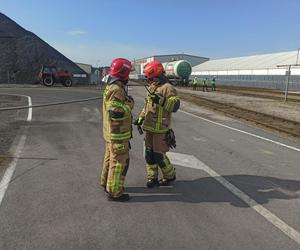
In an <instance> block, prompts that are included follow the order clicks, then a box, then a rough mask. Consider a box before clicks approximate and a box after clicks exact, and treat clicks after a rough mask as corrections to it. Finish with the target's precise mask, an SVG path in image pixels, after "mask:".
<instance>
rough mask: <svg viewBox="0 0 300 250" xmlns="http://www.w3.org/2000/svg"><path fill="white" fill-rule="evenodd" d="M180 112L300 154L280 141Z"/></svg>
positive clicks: (296, 149) (297, 149) (299, 150)
mask: <svg viewBox="0 0 300 250" xmlns="http://www.w3.org/2000/svg"><path fill="white" fill-rule="evenodd" d="M179 111H180V112H182V113H184V114H187V115H190V116H193V117H195V118H198V119H201V120H203V121H206V122H210V123H212V124H215V125H218V126H221V127H224V128H228V129H231V130H234V131H237V132H240V133H243V134H246V135H250V136H252V137H255V138H258V139H261V140H264V141H267V142H271V143H274V144H277V145H279V146H282V147H285V148H289V149H292V150H295V151H298V152H300V148H296V147H294V146H290V145H287V144H284V143H281V142H279V141H274V140H271V139H268V138H266V137H263V136H260V135H256V134H252V133H250V132H247V131H244V130H241V129H237V128H233V127H230V126H227V125H225V124H222V123H219V122H214V121H211V120H209V119H206V118H203V117H201V116H198V115H194V114H192V113H189V112H186V111H183V110H179Z"/></svg>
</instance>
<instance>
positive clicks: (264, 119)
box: [179, 90, 300, 140]
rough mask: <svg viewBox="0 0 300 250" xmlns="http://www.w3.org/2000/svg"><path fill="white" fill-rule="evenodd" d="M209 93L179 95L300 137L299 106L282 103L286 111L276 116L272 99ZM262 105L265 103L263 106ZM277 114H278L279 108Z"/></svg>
mask: <svg viewBox="0 0 300 250" xmlns="http://www.w3.org/2000/svg"><path fill="white" fill-rule="evenodd" d="M204 94H205V96H204ZM208 94H209V93H202V94H201V93H197V92H195V91H194V92H189V91H182V90H180V91H179V96H180V97H181V99H183V100H185V101H188V102H191V103H194V104H196V105H198V106H201V107H206V108H209V109H212V110H215V111H217V112H221V113H223V114H225V115H228V116H231V117H235V118H238V119H241V120H244V121H247V122H250V123H253V124H255V125H258V126H260V127H264V128H268V129H270V130H272V131H276V132H281V133H284V134H286V135H289V136H292V137H293V139H297V140H299V139H300V122H299V121H298V119H299V116H298V115H299V114H300V112H299V110H298V107H294V108H291V107H290V108H289V109H288V108H287V107H286V106H285V105H283V104H281V105H282V107H281V109H280V110H279V111H281V112H284V115H281V116H279V115H278V116H276V115H274V108H275V107H273V106H271V105H268V103H269V102H273V101H272V100H264V99H261V98H250V97H236V96H235V97H232V96H230V95H225V94H216V93H210V95H208ZM258 99H259V100H258ZM237 100H238V102H237ZM258 103H259V104H258ZM261 105H263V108H262V107H261ZM263 111H265V112H263ZM275 114H278V110H277V113H275ZM279 114H280V113H279ZM290 118H292V119H290Z"/></svg>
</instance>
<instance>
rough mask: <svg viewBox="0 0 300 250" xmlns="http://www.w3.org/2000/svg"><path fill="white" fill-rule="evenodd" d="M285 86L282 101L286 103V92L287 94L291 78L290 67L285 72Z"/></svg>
mask: <svg viewBox="0 0 300 250" xmlns="http://www.w3.org/2000/svg"><path fill="white" fill-rule="evenodd" d="M286 76H287V77H286V85H285V93H284V101H285V102H286V101H287V97H288V92H289V84H290V76H291V65H289V66H288V70H287V71H286Z"/></svg>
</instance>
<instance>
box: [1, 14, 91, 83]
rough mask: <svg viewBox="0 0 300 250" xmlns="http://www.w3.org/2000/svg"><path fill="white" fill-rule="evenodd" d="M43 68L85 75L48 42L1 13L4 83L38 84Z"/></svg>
mask: <svg viewBox="0 0 300 250" xmlns="http://www.w3.org/2000/svg"><path fill="white" fill-rule="evenodd" d="M42 65H50V66H56V67H58V68H61V69H63V70H68V71H69V72H71V73H72V74H85V72H84V71H83V70H82V69H81V68H79V67H78V66H77V65H76V64H75V63H73V62H72V61H71V60H69V59H68V58H66V57H65V56H64V55H62V54H61V53H60V52H58V51H57V50H55V49H54V48H53V47H51V46H50V45H49V44H47V43H46V42H45V41H43V40H42V39H40V38H39V37H38V36H36V35H35V34H33V33H32V32H30V31H27V30H25V29H23V28H22V27H21V26H20V25H18V24H17V23H15V22H14V21H13V20H11V19H10V18H8V17H7V16H5V15H4V14H2V13H0V83H17V84H18V83H21V84H24V83H36V82H38V80H37V75H38V73H39V70H40V69H41V66H42ZM75 83H76V79H75ZM82 83H84V82H82Z"/></svg>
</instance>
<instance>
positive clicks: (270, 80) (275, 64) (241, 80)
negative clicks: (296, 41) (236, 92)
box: [191, 51, 300, 89]
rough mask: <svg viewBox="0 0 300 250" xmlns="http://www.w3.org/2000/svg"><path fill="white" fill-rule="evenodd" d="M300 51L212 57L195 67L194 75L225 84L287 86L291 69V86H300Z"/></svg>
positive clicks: (264, 86)
mask: <svg viewBox="0 0 300 250" xmlns="http://www.w3.org/2000/svg"><path fill="white" fill-rule="evenodd" d="M299 61H300V58H299V51H290V52H280V53H272V54H262V55H254V56H245V57H237V58H227V59H219V60H210V61H207V62H204V63H201V64H199V65H197V66H194V67H193V70H192V77H191V78H194V77H195V76H197V77H198V78H200V79H204V78H206V77H208V78H212V77H216V79H217V82H218V83H219V84H222V85H233V86H235V85H236V86H243V87H262V88H277V89H283V88H285V83H286V78H287V75H288V65H292V66H291V70H290V88H292V89H300V66H296V64H298V63H299Z"/></svg>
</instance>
